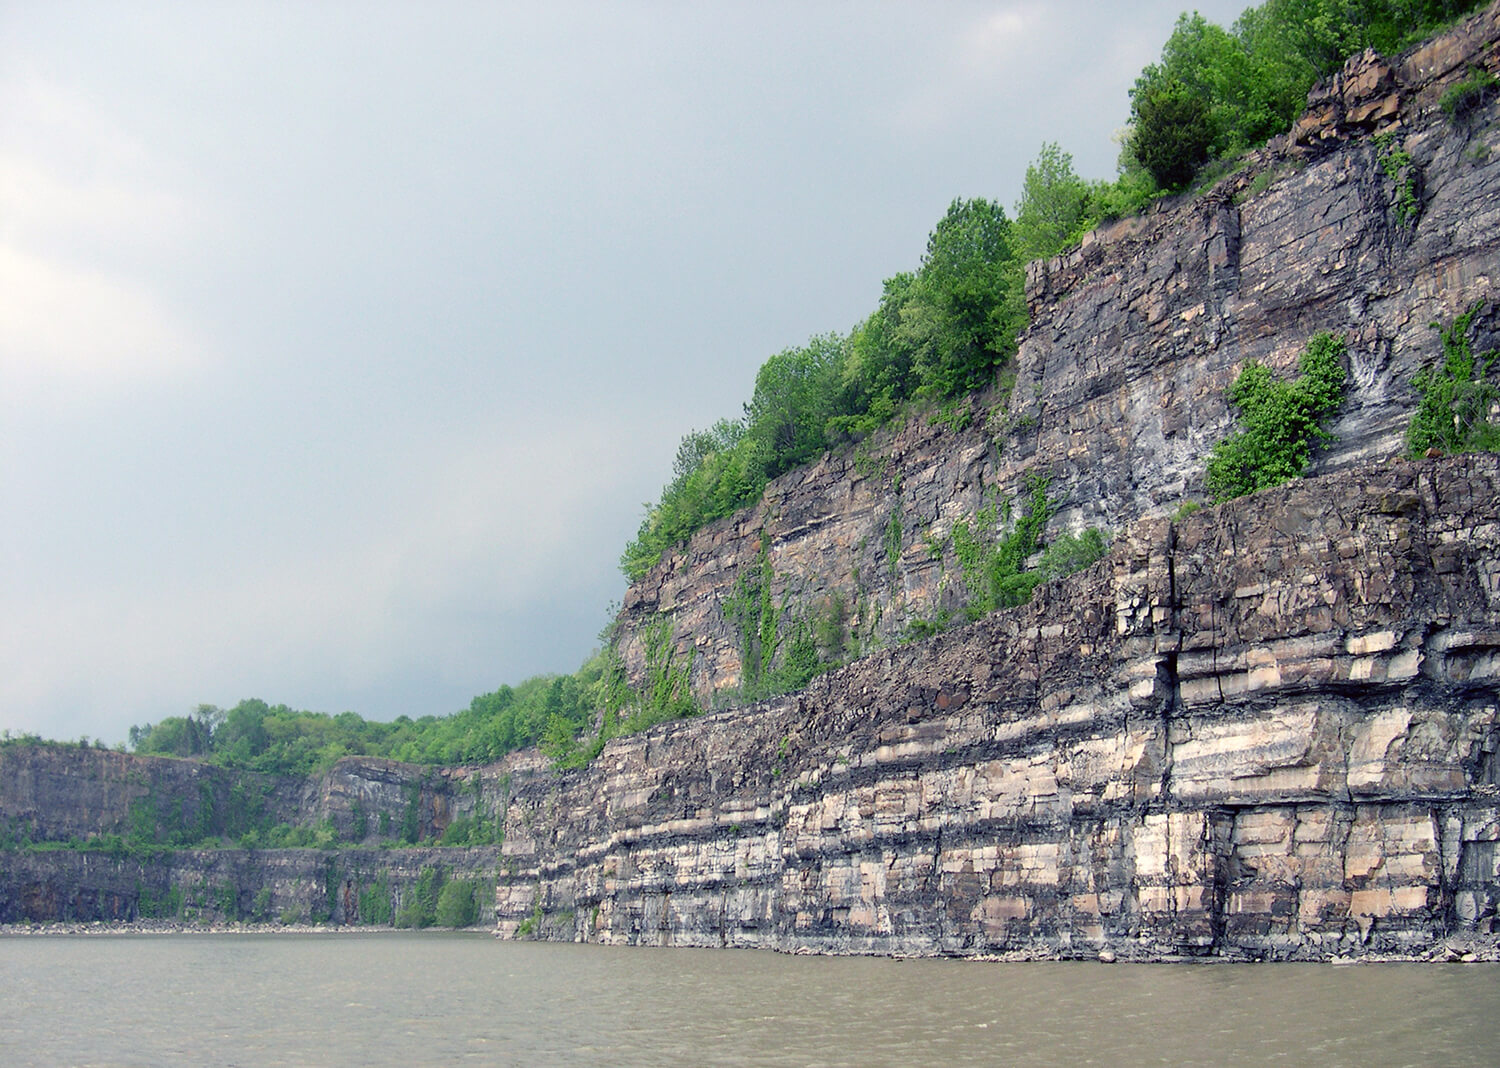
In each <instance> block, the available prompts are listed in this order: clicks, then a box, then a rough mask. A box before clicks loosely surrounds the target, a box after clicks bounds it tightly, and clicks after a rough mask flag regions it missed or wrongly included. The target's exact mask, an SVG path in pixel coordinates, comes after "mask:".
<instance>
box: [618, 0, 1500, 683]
mask: <svg viewBox="0 0 1500 1068" xmlns="http://www.w3.org/2000/svg"><path fill="white" fill-rule="evenodd" d="M1497 40H1500V5H1491V6H1490V7H1489V8H1488V9H1487V10H1485V11H1484V12H1481V13H1480V14H1478V15H1476V16H1474V17H1473V18H1471V19H1469V20H1468V21H1466V22H1465V23H1464V24H1462V25H1461V26H1460V27H1458V28H1457V29H1456V30H1454V31H1453V32H1451V33H1449V34H1446V35H1444V36H1442V37H1439V38H1437V39H1435V40H1434V41H1431V42H1429V43H1427V44H1425V45H1423V46H1421V47H1420V48H1417V49H1415V50H1413V51H1412V52H1410V53H1408V54H1407V55H1405V56H1403V57H1400V58H1399V59H1396V60H1392V61H1386V60H1384V59H1381V58H1380V57H1378V56H1376V55H1374V54H1373V53H1369V54H1366V55H1364V56H1359V57H1355V58H1354V59H1352V60H1351V61H1350V63H1349V64H1348V66H1347V67H1346V68H1345V71H1344V72H1343V74H1341V75H1340V76H1339V77H1337V78H1335V79H1333V80H1331V81H1330V82H1328V83H1325V84H1323V85H1321V86H1319V87H1318V88H1317V89H1316V90H1314V92H1313V94H1312V96H1311V99H1310V107H1309V111H1308V113H1307V114H1306V116H1304V118H1303V119H1302V120H1301V121H1300V122H1299V123H1298V125H1297V126H1296V128H1295V129H1294V130H1293V131H1292V132H1291V133H1289V134H1288V135H1287V136H1285V137H1282V138H1279V139H1277V140H1276V141H1275V142H1273V143H1272V144H1270V145H1268V146H1267V147H1266V148H1264V149H1262V150H1260V151H1258V152H1256V153H1254V154H1252V155H1250V156H1249V157H1247V158H1246V159H1245V160H1244V161H1243V166H1242V167H1241V168H1240V169H1239V170H1238V171H1237V172H1236V173H1234V174H1232V175H1230V176H1229V177H1227V178H1225V179H1223V180H1222V181H1220V182H1219V183H1217V184H1216V185H1214V186H1213V187H1212V188H1211V189H1210V190H1208V191H1207V192H1206V193H1205V194H1203V195H1201V196H1195V197H1186V198H1179V199H1178V200H1175V201H1166V202H1163V203H1161V204H1159V205H1157V207H1156V208H1155V209H1154V210H1152V211H1150V212H1148V213H1147V214H1145V215H1144V216H1141V217H1138V218H1132V219H1127V220H1122V221H1120V222H1116V223H1113V224H1110V225H1107V226H1104V227H1102V228H1100V229H1099V230H1098V231H1096V232H1094V233H1092V234H1090V235H1088V236H1087V237H1086V238H1085V239H1084V241H1083V243H1082V245H1081V246H1080V247H1079V248H1078V249H1076V250H1074V251H1072V252H1070V253H1068V254H1066V255H1063V256H1059V257H1058V258H1056V259H1054V260H1051V261H1050V262H1037V263H1034V264H1032V265H1031V267H1030V270H1029V271H1028V277H1027V302H1028V305H1029V307H1030V313H1031V326H1030V328H1029V329H1028V331H1027V332H1026V333H1025V335H1024V336H1023V337H1022V339H1021V344H1020V352H1019V355H1018V356H1017V359H1016V363H1015V367H1014V369H1013V370H1014V373H1015V385H1014V387H1013V388H1012V389H1010V390H1009V392H1008V393H1004V392H1001V391H999V390H998V389H997V390H996V391H995V392H994V393H992V394H991V395H989V396H988V397H986V398H984V399H982V400H981V401H977V402H975V403H973V404H971V406H970V408H969V409H968V410H967V411H966V412H964V413H962V414H963V417H966V418H970V419H971V423H970V425H969V426H967V427H965V428H964V429H961V430H955V429H952V426H953V425H955V423H954V421H953V420H949V421H947V422H944V421H935V420H933V419H931V417H930V416H914V417H912V418H911V419H909V420H908V421H907V423H906V424H905V425H904V426H903V427H900V428H898V429H895V430H892V431H887V432H885V433H883V434H879V435H876V436H875V437H874V438H871V439H870V440H868V441H866V442H863V443H861V444H860V445H859V446H857V447H853V448H849V449H845V450H842V451H840V452H837V453H833V454H829V455H826V456H824V457H823V458H822V459H821V460H820V461H819V462H817V463H815V464H813V465H812V466H810V467H808V468H804V469H801V470H798V471H795V472H791V473H789V474H787V475H785V476H783V477H781V478H780V479H778V480H776V481H775V482H773V483H772V484H771V486H770V487H769V489H768V490H767V492H766V495H765V498H764V500H763V502H762V503H761V504H760V505H759V506H758V507H757V508H754V509H751V510H748V511H746V512H742V513H740V514H738V515H735V516H732V517H730V518H728V519H725V520H722V521H720V522H718V523H716V524H714V525H712V526H710V527H708V528H706V529H704V530H702V531H700V532H699V533H698V534H696V535H695V536H694V537H693V538H692V539H691V540H690V541H689V542H688V543H687V545H686V546H684V547H683V548H682V549H681V550H679V551H677V552H674V553H669V554H668V555H667V556H666V557H665V558H664V559H663V560H662V561H661V563H660V564H659V565H658V566H657V567H656V568H655V569H653V570H652V572H651V573H650V574H648V575H647V576H646V577H645V578H644V579H643V580H642V581H641V582H639V583H637V584H636V585H634V586H633V587H632V588H631V589H630V590H629V591H628V593H627V595H626V597H625V600H624V607H623V611H622V613H621V617H620V626H619V639H618V642H617V646H618V648H619V650H620V651H621V653H622V655H623V657H624V659H625V662H626V665H627V668H628V670H629V672H630V674H631V676H632V679H633V680H635V681H636V682H639V681H640V680H641V679H642V678H643V676H644V674H645V670H646V669H645V663H646V645H647V642H646V640H645V635H646V634H648V633H649V632H650V631H651V629H652V628H653V626H654V625H655V624H656V623H657V622H658V621H660V620H663V619H666V620H669V621H670V624H671V626H672V627H673V630H674V634H675V638H676V647H677V652H678V657H679V659H678V662H679V663H687V661H688V658H689V657H690V656H691V657H692V684H693V688H694V690H695V692H696V694H697V695H698V697H699V698H700V699H701V700H702V701H703V702H704V703H705V704H713V703H714V702H715V699H716V695H720V696H722V697H724V698H726V699H727V698H728V696H729V695H731V694H733V692H734V691H735V689H736V687H738V686H739V685H740V684H741V682H742V681H743V679H744V674H745V672H744V670H743V667H744V665H743V663H742V661H743V660H744V657H745V655H746V650H745V649H744V648H743V645H744V641H743V638H742V630H741V626H740V623H739V622H737V621H736V620H735V619H734V618H733V613H732V611H730V610H729V606H730V604H731V603H732V600H733V598H734V596H735V592H736V584H737V583H741V582H742V581H744V580H745V579H746V578H747V577H748V578H750V579H756V578H757V577H758V576H759V575H760V574H761V573H762V568H763V567H764V566H768V567H769V573H770V575H771V576H772V578H771V598H772V601H773V602H774V603H775V604H776V605H778V606H781V607H782V613H781V620H780V624H781V627H782V631H783V633H785V632H786V631H787V630H788V629H789V628H790V626H791V625H792V624H793V622H794V620H795V619H796V618H797V617H799V616H800V617H802V618H804V619H809V618H818V619H823V620H828V621H833V622H834V623H839V622H842V623H843V624H844V625H845V626H846V628H847V629H846V633H845V635H844V637H845V642H846V646H845V651H847V652H854V653H867V652H869V651H870V650H872V649H874V648H879V647H882V646H889V645H891V644H893V643H895V642H898V641H900V640H901V639H902V637H903V636H904V635H906V634H907V633H908V631H909V628H910V627H911V626H912V624H913V623H914V622H920V621H933V620H938V619H941V618H942V617H943V614H944V613H945V612H948V613H954V612H957V610H958V609H959V608H960V607H961V605H962V603H963V601H964V600H965V598H966V597H967V591H966V589H965V584H964V581H963V578H962V575H961V569H960V568H959V566H958V563H957V560H956V559H955V552H954V548H953V544H952V541H951V539H950V534H951V532H952V528H953V525H954V523H955V522H958V521H960V520H964V521H969V522H972V521H973V520H974V519H975V517H976V516H977V515H978V514H979V512H980V510H981V508H982V507H983V506H984V505H985V504H986V503H991V502H999V503H1019V499H1020V498H1021V496H1022V495H1023V494H1024V492H1025V488H1026V486H1027V482H1028V479H1029V478H1031V477H1033V476H1035V477H1044V478H1047V479H1049V480H1050V482H1049V485H1048V493H1049V495H1050V496H1051V497H1052V498H1053V499H1054V500H1055V502H1056V514H1055V515H1054V517H1053V518H1052V521H1051V523H1050V526H1049V530H1050V532H1051V533H1052V534H1053V535H1056V534H1058V533H1060V532H1062V531H1073V532H1077V531H1079V530H1081V529H1083V528H1085V527H1089V526H1093V527H1098V528H1101V529H1102V530H1104V531H1106V532H1108V533H1115V532H1119V531H1123V530H1125V529H1126V528H1127V527H1128V526H1129V525H1130V524H1131V523H1132V522H1134V521H1135V520H1136V519H1138V518H1142V517H1148V516H1161V515H1167V514H1171V513H1172V512H1174V511H1176V510H1177V509H1178V508H1179V507H1180V506H1181V505H1182V504H1183V503H1184V502H1185V501H1192V500H1199V499H1202V478H1203V470H1204V461H1205V458H1206V456H1207V454H1208V452H1209V450H1210V449H1211V448H1212V445H1213V443H1214V442H1216V441H1218V440H1219V439H1220V438H1222V437H1224V436H1225V435H1227V434H1228V433H1229V432H1230V431H1231V430H1232V429H1233V426H1234V413H1233V412H1232V411H1231V409H1230V408H1229V406H1228V403H1227V400H1226V397H1225V391H1226V388H1227V387H1228V386H1229V384H1230V383H1231V382H1232V381H1233V379H1234V377H1235V375H1236V374H1237V373H1238V371H1239V369H1240V368H1241V367H1243V366H1244V364H1245V363H1246V362H1247V361H1249V360H1259V361H1261V362H1263V363H1267V364H1269V365H1270V366H1271V367H1272V368H1274V369H1275V370H1276V371H1277V372H1278V373H1283V374H1288V373H1293V372H1294V368H1295V364H1296V360H1297V357H1298V355H1299V353H1300V352H1301V350H1302V349H1303V348H1304V347H1305V346H1306V344H1307V342H1308V340H1309V339H1310V338H1311V337H1312V335H1313V334H1315V333H1317V332H1319V331H1330V332H1333V333H1336V334H1339V335H1341V336H1343V337H1344V338H1346V340H1347V343H1348V364H1349V372H1350V381H1349V386H1348V389H1347V391H1346V399H1345V402H1344V404H1343V406H1342V407H1341V408H1340V410H1339V412H1338V414H1337V416H1336V419H1335V421H1334V424H1333V426H1332V431H1333V433H1334V435H1335V436H1336V438H1337V440H1336V441H1335V442H1334V443H1333V444H1332V445H1331V446H1330V447H1329V448H1327V449H1326V450H1324V451H1323V452H1321V453H1320V454H1319V456H1318V458H1317V468H1316V470H1317V471H1318V472H1326V471H1331V470H1339V469H1343V468H1346V467H1351V466H1354V465H1357V464H1360V463H1365V462H1370V461H1380V460H1384V459H1386V458H1388V457H1390V456H1393V455H1397V454H1399V452H1400V451H1401V448H1402V436H1403V434H1404V431H1405V428H1406V423H1407V419H1408V417H1409V415H1410V412H1411V409H1412V407H1413V406H1414V405H1415V403H1416V394H1415V392H1414V390H1413V389H1412V387H1411V384H1410V383H1411V378H1412V376H1413V374H1415V373H1416V372H1417V371H1418V370H1419V369H1421V368H1423V367H1424V366H1427V365H1430V364H1432V363H1434V362H1435V361H1437V360H1438V359H1440V357H1441V345H1440V343H1439V339H1438V335H1437V332H1436V331H1434V330H1433V329H1432V328H1431V326H1430V324H1432V323H1434V322H1441V323H1446V322H1451V321H1452V320H1453V318H1454V317H1455V316H1457V315H1459V314H1461V313H1463V312H1465V311H1467V310H1468V309H1469V308H1470V307H1471V306H1472V305H1473V304H1475V303H1476V302H1480V301H1488V302H1490V303H1489V304H1488V305H1487V310H1486V311H1484V312H1483V313H1482V314H1481V316H1480V317H1479V320H1478V331H1479V337H1478V345H1479V348H1481V349H1482V348H1486V347H1489V346H1492V345H1495V344H1496V343H1497V342H1500V314H1497V313H1496V310H1495V306H1494V304H1493V301H1494V299H1495V298H1496V297H1497V296H1500V292H1497V276H1496V271H1497V263H1500V102H1496V103H1492V104H1490V105H1489V106H1488V107H1487V108H1486V109H1484V110H1483V111H1482V113H1481V114H1479V115H1477V116H1476V117H1475V118H1474V119H1473V120H1472V121H1471V122H1469V123H1467V124H1462V125H1455V124H1454V123H1453V122H1451V121H1450V120H1449V119H1448V118H1447V117H1446V116H1445V115H1444V114H1443V112H1442V110H1441V109H1440V108H1439V107H1438V100H1439V98H1440V96H1441V94H1442V92H1443V91H1444V90H1445V88H1446V87H1448V86H1450V85H1452V84H1453V83H1454V82H1455V81H1456V80H1458V79H1461V78H1464V77H1466V76H1467V75H1468V74H1469V71H1470V69H1471V68H1473V67H1480V68H1484V69H1488V70H1490V71H1492V72H1500V51H1497V46H1496V42H1497ZM1399 152H1404V153H1405V154H1406V156H1407V157H1409V162H1407V163H1405V164H1402V163H1401V162H1400V161H1401V159H1402V157H1401V156H1400V155H1399V154H1398V153H1399ZM960 421H961V420H960ZM1000 511H1001V513H1002V514H1003V509H1002V510H1000ZM999 526H1000V527H1003V526H1004V523H1003V522H1001V523H1000V524H999ZM763 551H764V553H765V558H764V561H763V560H762V552H763Z"/></svg>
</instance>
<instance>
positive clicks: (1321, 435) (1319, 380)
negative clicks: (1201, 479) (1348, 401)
mask: <svg viewBox="0 0 1500 1068" xmlns="http://www.w3.org/2000/svg"><path fill="white" fill-rule="evenodd" d="M1344 349H1345V343H1344V339H1343V338H1341V337H1335V336H1334V335H1332V334H1326V333H1323V334H1317V335H1316V336H1314V337H1313V339H1312V341H1311V342H1309V343H1308V346H1307V348H1306V349H1305V350H1304V351H1303V353H1302V355H1301V357H1300V358H1299V359H1298V361H1297V367H1298V370H1300V371H1301V374H1300V375H1299V376H1298V377H1297V378H1296V379H1295V380H1293V381H1291V382H1281V381H1277V380H1276V379H1275V378H1273V377H1272V376H1271V369H1270V368H1269V367H1267V366H1266V365H1265V364H1262V363H1258V362H1256V361H1254V360H1252V361H1250V362H1249V363H1247V364H1246V365H1245V367H1244V368H1243V369H1242V370H1241V371H1240V373H1239V376H1238V377H1236V378H1235V380H1234V384H1233V385H1232V386H1230V387H1229V400H1230V403H1232V404H1234V405H1235V406H1236V407H1238V408H1239V409H1240V418H1241V420H1242V421H1243V422H1244V424H1245V429H1244V430H1243V431H1241V432H1240V433H1238V434H1233V435H1231V436H1230V437H1227V438H1225V439H1224V440H1223V441H1221V442H1219V443H1218V444H1217V445H1215V446H1214V450H1213V454H1212V456H1210V457H1209V461H1208V472H1207V477H1206V479H1205V485H1206V488H1207V490H1208V492H1209V493H1210V494H1211V495H1212V497H1213V500H1214V502H1215V503H1218V502H1220V501H1227V500H1230V499H1231V498H1234V497H1242V496H1244V495H1245V494H1247V493H1254V492H1256V491H1257V490H1262V489H1266V488H1267V487H1269V486H1276V485H1280V484H1281V483H1283V482H1286V481H1288V480H1289V479H1293V478H1300V477H1301V476H1302V474H1303V473H1304V472H1305V471H1306V470H1307V465H1308V463H1309V461H1310V459H1311V455H1312V445H1313V442H1314V441H1319V440H1321V441H1327V440H1330V435H1329V434H1328V432H1327V431H1325V430H1324V429H1323V421H1324V419H1325V418H1326V417H1327V416H1328V415H1329V414H1330V413H1331V412H1333V410H1334V409H1335V408H1337V407H1338V406H1339V404H1340V403H1341V401H1342V400H1343V396H1344V379H1345V371H1344V364H1343V356H1344Z"/></svg>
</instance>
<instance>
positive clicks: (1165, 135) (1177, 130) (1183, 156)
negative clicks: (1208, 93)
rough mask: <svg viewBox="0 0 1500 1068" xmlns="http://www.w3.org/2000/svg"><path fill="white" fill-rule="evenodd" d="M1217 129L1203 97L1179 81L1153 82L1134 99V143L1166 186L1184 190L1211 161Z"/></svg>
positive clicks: (1146, 164)
mask: <svg viewBox="0 0 1500 1068" xmlns="http://www.w3.org/2000/svg"><path fill="white" fill-rule="evenodd" d="M1213 141H1214V130H1213V126H1212V125H1211V124H1210V122H1209V115H1208V106H1207V105H1206V104H1205V103H1204V101H1203V98H1202V96H1200V95H1199V94H1197V93H1195V92H1194V91H1193V90H1192V89H1190V88H1189V87H1188V86H1186V85H1184V84H1183V83H1182V82H1180V81H1175V80H1170V81H1167V82H1165V83H1163V84H1160V85H1150V86H1147V87H1145V88H1144V89H1142V90H1141V92H1140V93H1139V94H1138V95H1137V96H1136V98H1135V122H1134V130H1133V132H1132V134H1131V142H1130V143H1131V146H1132V149H1133V150H1134V152H1135V157H1136V159H1138V160H1139V161H1140V163H1141V166H1143V167H1144V168H1146V170H1147V171H1148V172H1149V173H1150V175H1151V177H1152V178H1153V179H1155V181H1156V183H1157V184H1158V185H1159V186H1161V187H1162V188H1163V189H1166V190H1169V191H1175V190H1178V189H1182V188H1183V187H1184V186H1186V185H1187V184H1188V183H1189V182H1190V181H1192V180H1193V175H1195V174H1197V173H1198V168H1199V167H1201V166H1203V164H1204V163H1206V162H1207V161H1208V158H1209V149H1210V147H1211V146H1212V145H1213Z"/></svg>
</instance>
